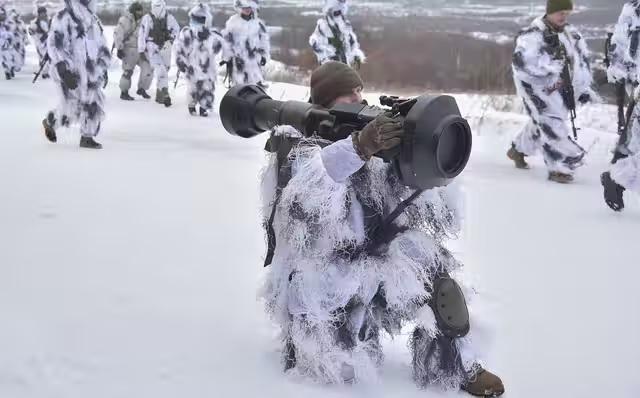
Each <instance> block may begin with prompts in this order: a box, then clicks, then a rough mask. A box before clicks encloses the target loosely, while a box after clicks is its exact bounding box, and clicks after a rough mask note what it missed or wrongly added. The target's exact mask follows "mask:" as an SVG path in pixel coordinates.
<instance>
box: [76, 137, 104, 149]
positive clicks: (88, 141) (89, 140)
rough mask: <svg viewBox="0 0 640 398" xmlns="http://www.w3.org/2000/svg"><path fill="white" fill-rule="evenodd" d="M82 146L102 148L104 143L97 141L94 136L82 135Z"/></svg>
mask: <svg viewBox="0 0 640 398" xmlns="http://www.w3.org/2000/svg"><path fill="white" fill-rule="evenodd" d="M80 148H88V149H102V144H100V143H98V142H96V141H95V140H94V139H93V137H85V136H82V137H80Z"/></svg>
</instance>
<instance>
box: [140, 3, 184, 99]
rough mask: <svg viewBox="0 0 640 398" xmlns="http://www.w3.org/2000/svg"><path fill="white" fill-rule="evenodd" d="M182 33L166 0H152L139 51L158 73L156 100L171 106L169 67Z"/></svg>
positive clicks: (143, 21) (142, 23)
mask: <svg viewBox="0 0 640 398" xmlns="http://www.w3.org/2000/svg"><path fill="white" fill-rule="evenodd" d="M179 33H180V26H179V25H178V22H177V21H176V19H175V18H174V17H173V15H171V14H169V13H168V12H167V4H166V3H165V1H164V0H152V2H151V12H150V13H149V14H147V15H145V16H144V17H142V22H141V24H140V32H139V34H138V52H139V53H140V56H141V57H142V56H145V57H146V59H148V60H149V62H151V66H152V67H153V71H154V73H155V75H156V102H157V103H159V104H164V106H167V107H169V106H171V97H170V96H169V69H170V67H171V49H172V47H173V42H174V41H175V40H176V38H177V37H178V34H179Z"/></svg>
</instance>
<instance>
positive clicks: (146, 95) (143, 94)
mask: <svg viewBox="0 0 640 398" xmlns="http://www.w3.org/2000/svg"><path fill="white" fill-rule="evenodd" d="M136 94H138V95H139V96H141V97H142V98H144V99H150V98H151V96H150V95H149V94H147V92H146V91H145V90H144V89H143V88H139V89H138V91H136Z"/></svg>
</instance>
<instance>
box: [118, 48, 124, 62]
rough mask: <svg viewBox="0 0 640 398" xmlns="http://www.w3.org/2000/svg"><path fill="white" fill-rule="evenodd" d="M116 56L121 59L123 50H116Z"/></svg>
mask: <svg viewBox="0 0 640 398" xmlns="http://www.w3.org/2000/svg"><path fill="white" fill-rule="evenodd" d="M116 57H118V59H119V60H121V61H122V60H123V59H124V50H118V51H116Z"/></svg>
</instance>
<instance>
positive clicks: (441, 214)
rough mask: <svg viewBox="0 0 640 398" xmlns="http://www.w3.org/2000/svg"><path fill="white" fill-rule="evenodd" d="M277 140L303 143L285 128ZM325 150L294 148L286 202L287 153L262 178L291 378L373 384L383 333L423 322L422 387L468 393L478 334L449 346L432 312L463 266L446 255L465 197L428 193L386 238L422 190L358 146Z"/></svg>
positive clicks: (417, 372) (276, 305)
mask: <svg viewBox="0 0 640 398" xmlns="http://www.w3.org/2000/svg"><path fill="white" fill-rule="evenodd" d="M273 136H289V137H296V136H297V137H300V134H299V133H298V132H297V131H296V130H294V129H293V128H291V127H286V126H285V127H279V128H278V129H276V130H275V132H273V133H272V137H273ZM272 139H273V138H272ZM327 144H331V143H330V142H327V141H316V140H310V139H302V140H301V141H300V142H299V143H298V144H297V145H294V147H293V149H292V151H291V152H290V154H289V156H288V157H287V158H286V160H285V161H283V166H284V167H283V168H281V169H280V170H285V171H287V170H290V175H291V179H290V180H289V182H288V183H287V184H286V186H284V188H283V189H282V190H279V199H277V200H276V197H277V195H278V194H277V193H276V187H277V186H278V178H277V175H278V173H277V170H278V167H277V163H278V158H277V155H275V154H273V155H270V156H271V158H270V163H269V166H268V168H267V169H266V170H265V173H264V175H263V180H262V191H263V205H264V209H263V212H264V218H265V221H266V220H267V219H268V218H270V217H271V212H272V206H273V204H274V203H276V207H275V209H276V211H275V213H273V223H272V224H271V225H272V226H273V231H274V232H275V238H276V239H275V242H276V245H275V251H274V255H273V261H272V262H271V265H270V267H269V268H268V275H267V280H266V283H265V287H264V291H263V293H262V294H263V297H264V299H265V301H266V307H267V311H268V313H269V315H270V316H271V317H272V319H273V320H274V321H275V322H276V323H278V325H279V326H280V328H281V331H282V335H283V340H284V343H285V351H284V356H285V358H284V359H285V364H286V368H291V369H290V370H289V372H293V373H294V374H301V375H304V376H306V377H310V378H312V379H314V380H316V381H319V382H328V383H343V382H348V381H351V380H355V381H368V382H371V381H372V380H375V379H376V378H377V369H378V368H379V366H380V365H381V362H382V360H383V353H382V350H381V343H380V340H379V338H380V335H381V334H382V333H383V332H385V331H386V332H388V333H390V334H398V333H399V332H400V327H401V326H402V325H406V324H407V322H413V321H415V322H416V323H417V327H416V329H415V331H414V333H413V337H412V339H411V349H412V351H413V370H414V378H415V380H416V383H418V384H419V385H421V386H426V385H434V384H435V385H439V386H442V387H445V388H452V389H458V388H459V387H460V385H461V384H462V382H463V381H464V379H465V377H467V372H471V371H473V369H472V368H474V367H475V364H477V363H478V359H477V358H476V354H475V353H474V352H473V350H472V349H471V346H470V342H471V334H469V335H467V336H466V337H464V338H457V339H452V338H449V337H446V336H445V335H444V334H443V333H441V330H440V329H439V327H438V324H437V322H436V320H435V316H434V313H433V311H432V310H431V308H430V307H428V306H427V305H426V304H425V303H426V302H427V301H429V298H430V296H431V293H430V292H431V289H432V287H433V282H434V281H435V280H436V279H437V278H438V277H439V276H441V275H442V274H444V273H449V274H453V273H454V272H455V271H457V270H459V269H460V268H461V266H462V264H461V263H460V262H458V261H457V260H456V259H455V258H454V257H453V255H452V253H451V252H449V251H448V250H447V249H446V247H445V246H444V243H445V241H446V240H447V239H449V238H451V237H455V236H456V235H457V234H458V233H459V231H460V216H461V214H460V213H461V211H462V206H461V197H460V194H459V193H458V191H457V190H456V188H455V187H447V188H438V189H432V190H428V191H425V192H423V193H422V194H420V196H418V198H417V199H416V201H415V202H414V206H409V208H408V209H407V210H405V212H404V213H403V214H402V215H401V216H400V217H399V218H398V219H397V220H396V221H395V222H394V223H393V225H392V226H391V227H390V228H387V229H386V230H383V228H382V225H383V223H382V219H383V217H387V216H388V215H389V213H390V212H391V211H393V210H394V209H395V208H396V207H397V206H398V204H399V203H400V202H401V201H402V200H404V199H407V198H408V197H409V196H410V195H411V194H412V193H413V192H415V191H414V190H412V189H410V188H407V187H405V186H404V185H402V184H401V183H400V181H399V180H398V178H397V177H396V174H395V172H394V171H393V170H392V168H391V166H389V165H388V164H385V163H384V162H383V161H382V160H381V159H378V158H373V159H372V160H370V161H368V162H366V163H365V162H364V161H362V160H361V159H360V157H359V156H358V155H357V154H356V152H355V149H354V148H353V143H352V139H351V137H349V138H347V139H345V140H341V141H338V142H336V143H333V144H331V145H328V146H326V145H327ZM289 167H290V168H289ZM285 174H286V172H285ZM281 175H283V174H282V173H281ZM282 185H284V184H280V186H282ZM266 225H267V226H268V225H269V223H268V221H266ZM267 230H269V228H268V227H267ZM373 231H378V232H379V233H378V234H374V232H373ZM374 239H375V240H374ZM467 298H468V296H467ZM292 357H295V364H292V363H290V362H292V361H291V360H292Z"/></svg>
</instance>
